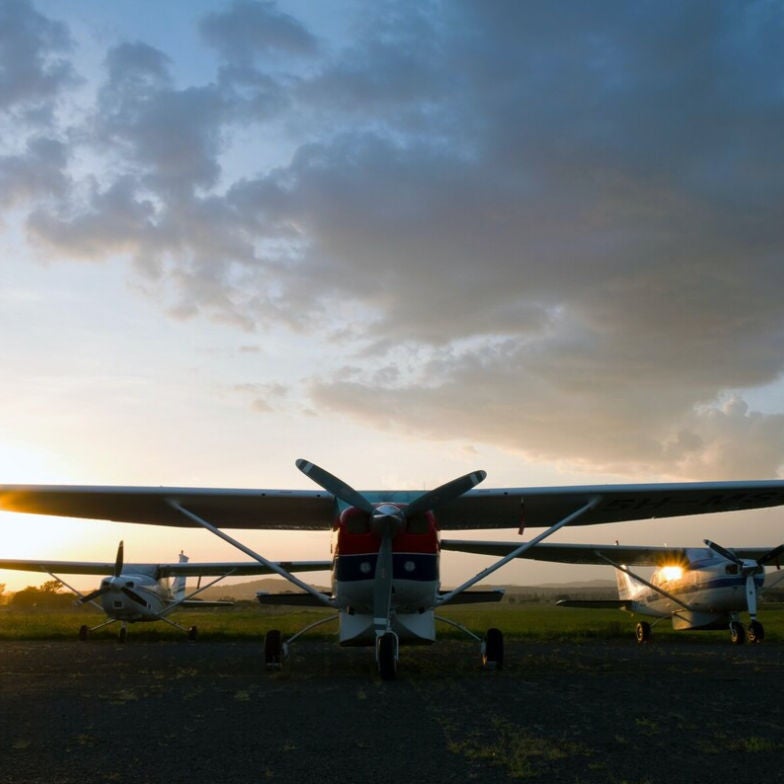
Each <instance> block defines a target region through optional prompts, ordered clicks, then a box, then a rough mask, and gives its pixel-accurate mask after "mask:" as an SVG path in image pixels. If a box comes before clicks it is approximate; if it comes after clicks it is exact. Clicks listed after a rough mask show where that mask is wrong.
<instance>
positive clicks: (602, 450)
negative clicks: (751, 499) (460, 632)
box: [0, 2, 784, 476]
mask: <svg viewBox="0 0 784 784" xmlns="http://www.w3.org/2000/svg"><path fill="white" fill-rule="evenodd" d="M8 7H9V8H12V9H13V10H14V12H16V13H17V14H18V15H20V16H21V15H25V17H26V18H27V19H28V20H32V23H34V24H33V27H34V28H35V29H37V30H39V33H38V34H37V35H29V36H27V37H26V38H23V39H21V40H22V41H23V44H20V45H23V46H24V48H25V52H24V54H23V55H22V56H20V58H19V59H20V62H28V63H32V64H33V65H35V66H36V67H35V68H32V71H33V72H34V73H37V74H38V78H37V80H35V79H33V80H31V81H32V83H37V84H38V88H37V90H38V92H37V93H36V92H35V91H32V92H28V93H27V94H28V95H31V96H35V95H38V96H43V95H45V94H50V95H51V94H58V95H60V94H62V91H63V90H64V89H66V88H67V87H68V84H69V78H72V74H71V73H70V71H69V69H68V68H66V66H65V65H64V64H63V62H62V61H61V60H57V59H56V57H55V56H57V55H58V54H60V53H63V52H67V46H68V43H69V39H68V31H67V30H66V29H65V28H64V27H63V26H62V25H60V24H59V23H54V22H50V21H48V20H46V19H44V18H43V17H40V16H38V15H37V14H35V13H34V12H33V11H32V9H31V7H30V6H29V4H25V3H15V4H11V5H9V6H8ZM348 7H349V6H347V8H348ZM282 8H285V6H283V5H281V6H280V7H279V6H278V5H274V4H271V3H252V2H236V3H234V4H232V5H230V6H227V7H226V8H225V10H218V11H215V12H213V13H210V14H208V15H207V16H205V17H204V19H203V20H202V21H201V23H200V26H199V30H200V32H201V34H202V36H203V37H204V39H205V40H206V41H207V43H208V45H209V46H211V47H212V48H213V49H214V50H215V51H216V52H217V53H218V55H219V57H220V58H221V59H220V63H219V66H218V69H217V71H216V74H215V79H214V80H212V81H210V82H208V83H206V84H201V85H196V84H192V85H187V84H182V83H180V82H178V81H176V80H175V79H174V78H173V76H172V59H171V57H173V55H172V56H171V57H170V56H169V55H168V54H167V53H164V52H162V51H160V50H158V49H155V48H154V47H152V46H150V45H149V44H147V43H144V42H120V43H117V44H115V45H113V46H112V47H111V48H110V49H109V50H108V52H107V57H106V60H105V63H104V71H103V73H102V74H101V75H100V78H98V79H97V81H96V83H95V93H94V103H93V105H92V106H90V107H89V109H88V110H87V111H85V112H84V113H83V116H82V117H81V118H80V119H79V120H73V121H71V122H72V124H71V125H70V126H67V127H56V128H53V129H52V130H53V133H52V138H63V139H68V140H69V141H70V145H71V146H70V147H68V148H67V149H66V148H62V149H59V150H58V149H57V148H56V147H55V146H51V147H49V148H48V149H47V150H43V147H40V146H35V145H32V146H30V145H28V148H27V150H26V152H24V153H21V154H20V153H19V152H18V151H16V152H15V153H14V154H13V155H9V156H8V157H6V158H3V159H2V160H0V178H4V179H3V181H4V182H7V183H8V184H9V191H8V193H9V194H14V195H13V197H10V196H9V197H8V203H10V200H13V203H14V205H16V206H18V204H19V203H20V201H23V200H24V199H28V200H30V202H31V206H30V209H29V219H28V230H29V232H30V234H31V236H32V237H33V238H34V239H36V240H37V241H38V242H41V243H46V244H47V245H48V246H49V247H51V248H55V249H57V250H59V251H60V252H61V253H63V254H68V255H71V256H75V257H82V258H91V259H100V258H101V257H103V256H107V255H110V254H117V253H121V254H125V255H127V256H128V257H129V258H130V259H131V261H132V263H133V268H134V270H135V271H136V273H137V274H138V276H139V277H138V281H139V285H140V286H142V287H145V288H146V289H147V290H149V291H150V292H151V293H152V295H153V296H156V297H158V298H159V299H160V301H161V305H162V307H164V308H166V309H167V310H168V311H169V312H170V313H172V314H173V315H174V316H175V317H179V318H194V317H199V316H206V317H208V318H211V319H214V320H216V321H219V322H221V323H229V324H232V325H235V326H237V327H239V328H242V329H245V330H254V329H255V330H276V329H288V330H293V331H294V332H295V333H296V332H299V333H300V334H307V335H308V336H309V338H310V339H311V340H318V341H320V342H321V343H322V344H323V347H324V356H325V357H327V356H329V357H331V358H332V359H331V361H330V362H329V363H327V362H325V364H324V366H323V367H320V368H319V369H318V371H317V373H315V374H314V378H313V379H312V383H311V393H312V398H313V402H314V403H315V404H317V405H318V406H321V407H323V408H329V409H332V410H339V411H341V412H342V413H345V414H348V415H349V416H351V417H355V418H358V419H362V420H365V421H367V422H371V423H372V424H373V425H374V426H378V427H395V428H404V429H408V430H411V431H413V432H417V433H420V434H425V435H427V436H428V437H432V438H449V439H452V438H457V437H459V438H461V439H468V438H470V439H474V440H475V441H477V442H491V443H494V444H499V445H502V446H504V447H506V448H508V449H511V450H514V451H517V452H520V453H522V454H525V455H527V456H529V457H535V458H539V459H543V460H549V461H556V462H558V461H562V462H564V463H568V464H569V465H572V466H575V465H576V466H584V467H586V468H591V467H593V468H601V469H603V470H612V471H618V472H630V473H645V472H656V473H668V472H670V473H677V474H681V475H695V476H697V475H699V476H708V475H715V474H716V473H721V474H733V473H735V472H737V473H739V474H743V475H747V474H748V473H759V474H772V473H775V472H777V471H779V470H780V466H781V465H782V463H784V446H782V445H783V444H784V441H782V439H781V438H780V434H781V422H780V416H779V415H778V414H775V413H774V414H761V413H755V412H751V411H749V410H748V409H747V408H744V406H745V404H744V403H743V401H742V398H741V397H737V396H736V397H733V395H737V394H740V393H742V391H743V390H745V389H750V388H753V387H757V386H761V385H764V384H767V383H770V382H772V381H775V380H776V379H778V378H780V377H781V374H782V373H783V372H784V304H783V303H782V301H781V297H780V291H781V290H782V287H783V286H784V265H782V264H781V252H780V249H781V247H782V245H783V244H784V243H783V241H784V236H783V235H784V214H782V213H783V212H784V206H782V205H784V192H783V191H784V179H782V178H781V176H780V171H781V166H782V163H783V162H784V138H783V137H782V135H781V133H780V128H781V127H782V120H784V117H783V116H782V114H783V113H784V106H783V105H782V102H781V99H780V84H781V82H782V78H784V73H782V70H784V65H782V61H781V58H780V56H779V48H780V43H779V41H780V36H781V33H782V32H784V30H782V28H783V27H784V15H783V14H782V12H781V10H780V9H778V7H776V6H774V5H771V4H765V3H756V4H746V3H727V4H721V5H720V6H719V5H716V4H714V3H711V2H697V3H693V4H689V6H687V7H680V6H673V7H671V8H662V7H661V5H660V4H642V5H640V4H637V5H634V6H629V5H628V4H625V3H610V4H606V5H603V6H601V7H598V8H594V7H591V8H590V9H589V8H587V7H586V6H584V5H583V4H581V3H573V4H572V3H567V4H565V5H563V6H562V8H561V13H559V14H557V15H555V14H553V13H552V11H551V10H549V9H543V8H538V7H536V6H531V5H529V4H520V3H493V4H481V3H480V4H477V3H461V2H454V3H448V4H445V5H441V4H427V3H425V4H410V5H406V4H404V5H400V4H385V3H380V4H377V5H374V6H373V7H372V8H370V9H367V8H366V9H363V11H362V13H363V14H364V16H357V17H356V18H354V22H353V24H347V26H346V27H347V29H349V28H350V29H351V30H352V32H353V36H350V37H349V36H347V37H346V39H345V41H340V40H338V39H336V40H334V41H329V42H326V41H324V40H322V39H321V38H320V37H319V36H317V35H316V34H315V33H314V32H312V31H311V29H310V27H309V25H308V24H307V23H306V22H305V21H302V20H300V19H297V18H296V17H295V16H293V15H292V14H289V13H287V12H286V11H284V10H281V9H282ZM5 13H6V14H7V15H9V16H10V12H9V11H7V10H6V11H5ZM41 31H48V32H46V33H44V32H41ZM53 57H55V59H52V58H53ZM58 63H59V65H58V66H57V67H55V66H56V65H57V64H58ZM47 64H48V65H47ZM28 70H30V69H28ZM46 75H48V81H47V79H45V78H44V76H46ZM55 77H58V78H55ZM16 78H17V80H19V81H20V82H22V81H23V75H22V74H19V75H17V77H16ZM46 85H49V87H48V88H47V87H46ZM47 89H48V90H49V93H46V90H47ZM19 94H20V95H21V93H19ZM7 100H8V99H7ZM17 100H21V99H17ZM36 100H38V99H36ZM33 103H35V101H34V102H33ZM30 105H32V104H30ZM53 122H54V121H53ZM61 122H64V121H61ZM56 130H59V131H60V133H59V134H56V133H54V131H56ZM249 133H250V137H251V138H253V139H256V140H258V141H256V142H254V144H255V145H256V146H253V148H252V149H249V150H244V151H242V152H243V153H244V154H243V155H242V156H241V158H242V160H243V161H250V162H252V161H254V154H255V153H258V156H259V159H263V161H264V164H261V163H259V164H255V163H251V164H250V165H248V166H247V167H246V168H244V169H242V168H238V167H237V165H236V160H237V156H238V154H239V151H238V149H237V146H236V145H237V140H238V139H239V138H243V139H247V138H249V136H248V134H249ZM40 144H41V143H39V142H36V145H40ZM75 152H79V153H81V155H82V157H83V158H84V157H87V158H88V159H90V160H91V161H95V166H94V167H92V168H91V171H90V174H89V176H84V174H81V176H80V175H79V173H78V172H77V170H76V168H75V167H74V166H72V165H71V164H70V163H69V162H70V161H72V160H75V159H76V157H77V156H75V155H74V153H75ZM36 156H38V157H36ZM230 159H231V160H233V161H234V165H233V166H232V167H230V166H228V161H229V160H230ZM33 172H35V175H34V174H33ZM238 172H239V173H238ZM42 193H45V194H47V195H48V197H49V198H50V201H49V202H48V203H46V204H37V203H35V200H36V198H37V197H38V196H39V195H40V194H42ZM52 198H54V200H55V203H52V201H51V199H52ZM255 399H260V398H258V397H257V398H255ZM728 400H729V401H732V402H730V403H727V402H726V401H728Z"/></svg>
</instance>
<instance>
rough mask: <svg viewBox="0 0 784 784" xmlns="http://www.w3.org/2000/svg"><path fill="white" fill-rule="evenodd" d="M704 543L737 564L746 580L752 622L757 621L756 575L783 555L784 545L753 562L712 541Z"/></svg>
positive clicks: (708, 540)
mask: <svg viewBox="0 0 784 784" xmlns="http://www.w3.org/2000/svg"><path fill="white" fill-rule="evenodd" d="M704 541H705V544H706V545H707V546H708V548H710V549H711V550H713V552H715V553H717V554H718V555H720V556H721V557H722V558H725V559H726V560H728V561H730V562H731V563H734V564H737V566H738V569H739V570H740V573H741V574H742V575H743V576H744V577H745V578H746V606H747V608H748V611H749V615H750V616H751V618H752V620H755V619H756V617H757V583H756V582H755V581H754V575H755V574H759V572H760V570H763V569H764V567H765V564H766V563H770V562H771V561H775V560H776V559H777V558H778V557H779V556H780V555H781V553H782V552H784V544H780V545H779V546H778V547H774V548H773V549H772V550H768V552H767V553H765V554H764V555H763V556H762V557H761V558H758V559H757V560H756V561H753V560H743V559H742V558H738V556H737V555H736V554H735V553H733V552H732V550H728V549H727V548H726V547H722V546H721V545H720V544H717V543H716V542H712V541H711V540H710V539H705V540H704Z"/></svg>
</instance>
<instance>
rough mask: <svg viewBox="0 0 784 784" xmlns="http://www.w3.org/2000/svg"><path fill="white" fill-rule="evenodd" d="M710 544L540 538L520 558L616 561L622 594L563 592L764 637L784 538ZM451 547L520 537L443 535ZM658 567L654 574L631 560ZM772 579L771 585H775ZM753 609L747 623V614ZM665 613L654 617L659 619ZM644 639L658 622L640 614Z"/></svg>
mask: <svg viewBox="0 0 784 784" xmlns="http://www.w3.org/2000/svg"><path fill="white" fill-rule="evenodd" d="M705 545H706V547H640V546H620V545H596V544H540V545H537V546H536V547H532V548H531V549H530V550H527V551H526V552H525V553H523V554H521V555H520V556H518V557H520V558H531V559H535V560H539V561H555V562H559V563H570V564H603V565H605V566H606V565H609V566H612V567H613V568H614V569H615V570H616V572H615V576H616V578H617V585H618V599H617V600H610V599H608V600H595V601H593V600H580V599H562V600H560V601H559V602H558V604H559V605H560V606H562V607H587V608H608V607H617V608H619V609H621V610H625V611H626V612H630V613H635V614H637V615H644V616H651V617H654V618H657V619H658V620H661V619H663V618H669V619H671V621H672V627H673V629H675V630H676V631H684V630H695V631H696V630H706V629H729V631H730V639H731V641H732V642H733V643H734V644H736V645H739V644H741V643H743V642H744V641H745V640H746V639H748V640H749V642H762V640H763V639H764V638H765V629H764V627H763V625H762V624H761V623H760V621H759V620H758V619H757V605H758V594H759V592H760V591H761V590H762V588H763V585H764V582H765V566H766V565H775V566H776V568H777V569H779V568H780V566H779V558H780V556H781V554H782V553H783V552H784V544H782V545H779V546H778V547H774V548H772V549H770V548H766V547H742V548H733V549H732V550H728V549H726V548H724V547H722V546H721V545H718V544H716V543H715V542H711V541H710V540H709V539H706V540H705ZM441 546H442V548H443V549H445V550H460V551H462V552H466V551H467V552H472V553H481V554H483V555H493V556H496V557H497V556H503V555H506V554H508V553H510V552H512V551H513V550H514V549H515V548H517V545H516V544H515V543H514V542H464V541H457V540H450V541H446V540H444V541H442V542H441ZM630 565H632V566H655V567H656V569H655V570H654V572H653V574H652V575H651V577H650V578H649V579H646V578H645V577H642V576H640V575H639V574H635V573H634V572H632V570H631V569H630V568H629V566H630ZM779 581H780V580H776V581H775V582H774V583H773V584H772V585H776V584H777V583H778V582H779ZM772 585H769V586H768V587H769V588H770V587H772ZM742 612H748V614H749V625H748V628H747V629H745V630H744V628H743V624H742V623H741V621H740V613H742ZM658 620H657V621H655V622H654V623H658ZM635 635H636V637H637V641H638V642H641V643H642V642H648V641H650V639H651V624H650V623H648V622H647V621H640V622H639V623H637V626H636V628H635Z"/></svg>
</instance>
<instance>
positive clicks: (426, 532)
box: [0, 460, 784, 680]
mask: <svg viewBox="0 0 784 784" xmlns="http://www.w3.org/2000/svg"><path fill="white" fill-rule="evenodd" d="M296 464H297V467H298V468H299V469H300V470H301V471H302V472H303V473H304V474H305V475H306V476H308V477H309V478H310V479H311V480H312V481H313V482H314V483H315V484H316V485H318V487H319V489H318V490H310V491H308V490H225V489H208V488H173V487H101V486H52V485H0V509H3V510H7V511H13V512H25V513H31V514H40V515H56V516H60V517H77V518H90V519H96V520H109V521H118V522H130V523H142V524H148V525H167V526H187V527H194V526H195V527H201V528H204V529H206V530H207V531H209V532H210V533H212V534H213V535H215V536H217V537H219V538H221V539H222V540H224V541H226V542H228V543H229V544H231V545H233V546H234V547H235V548H237V549H238V550H239V551H240V552H242V553H244V554H245V555H246V556H247V557H249V558H250V559H252V560H251V561H246V562H236V563H228V564H226V563H224V564H220V563H201V564H196V563H188V562H187V561H185V560H184V558H183V559H181V560H180V562H178V563H176V564H137V565H135V566H133V567H131V566H125V565H124V563H123V555H122V547H121V549H120V551H119V552H118V556H117V558H116V559H115V562H114V564H94V563H86V562H63V561H38V562H36V561H26V562H25V561H11V560H4V561H0V568H17V569H18V568H25V569H29V568H31V567H32V568H35V569H36V570H39V571H44V572H47V573H50V574H52V575H53V576H57V575H60V574H65V573H69V572H70V573H74V572H76V573H80V572H81V573H88V574H107V573H108V574H109V575H110V576H109V577H106V578H105V579H104V580H103V582H102V583H101V586H100V587H99V588H98V589H97V590H96V591H94V592H92V593H91V594H88V595H86V596H81V601H82V602H86V601H95V600H97V599H100V600H101V605H102V607H103V609H104V611H105V612H106V613H107V616H108V618H107V621H106V623H110V622H114V621H120V622H121V624H122V628H123V629H124V628H125V624H126V623H128V622H134V621H142V620H164V621H166V622H169V623H173V622H172V621H171V619H169V618H168V616H169V614H170V613H171V612H173V610H175V609H176V608H177V607H182V606H184V605H185V604H186V603H187V602H188V601H190V600H193V599H194V598H195V596H196V595H197V594H198V593H200V592H201V591H203V590H204V589H205V588H206V587H208V586H207V585H205V586H204V587H198V588H197V589H196V590H195V591H193V592H191V593H190V594H187V593H186V591H185V578H186V577H187V576H189V575H192V576H197V575H198V576H215V577H216V578H217V579H216V580H215V581H213V582H216V581H217V580H220V579H223V578H224V577H228V576H230V575H231V576H234V575H245V574H260V573H263V574H277V575H279V576H280V577H283V578H284V579H286V580H287V581H288V582H289V583H291V584H292V585H294V586H295V587H297V588H298V589H300V593H298V594H280V595H275V596H269V595H260V596H259V600H260V601H262V602H264V603H287V604H288V603H292V602H296V603H298V604H302V603H308V604H313V605H315V606H320V607H327V608H331V609H333V610H334V611H335V613H334V615H333V616H330V617H328V618H325V619H324V620H322V621H319V623H324V622H327V621H330V620H333V619H336V620H337V621H338V624H339V626H338V639H339V642H340V644H341V645H344V646H345V645H367V646H371V647H373V648H374V650H375V657H376V663H377V666H378V670H379V673H380V675H381V677H382V679H385V680H389V679H392V678H394V677H395V673H396V671H397V666H398V660H399V647H400V645H401V644H403V643H430V642H433V641H435V639H436V631H435V624H436V621H439V620H440V621H444V622H446V623H450V624H452V625H457V626H460V625H459V624H456V623H455V622H454V621H451V620H447V619H445V618H443V617H440V616H439V615H438V614H437V612H438V610H439V609H440V608H441V607H443V606H445V605H447V604H457V603H461V602H476V601H497V600H499V599H500V598H501V595H502V592H501V591H483V590H471V589H472V588H473V587H474V586H475V585H476V584H477V583H478V582H480V581H481V580H484V579H486V578H487V577H489V576H490V575H491V574H493V573H494V572H496V571H497V570H498V569H500V568H502V567H503V566H505V565H506V564H507V563H509V562H510V561H512V560H513V559H515V558H535V559H536V558H538V559H541V560H551V561H561V562H564V563H600V564H609V565H610V566H613V567H614V568H615V569H616V570H617V572H618V574H619V586H620V589H621V593H620V595H619V599H618V602H616V603H614V605H616V606H620V607H623V608H625V609H628V610H631V611H633V612H637V613H640V614H648V615H654V616H656V617H669V618H671V619H672V622H673V625H674V626H675V628H712V627H715V626H716V625H720V624H726V625H727V626H728V627H729V628H730V630H731V633H732V636H733V639H734V640H735V641H740V639H741V637H742V636H748V637H749V638H750V639H753V640H761V639H762V637H763V635H764V630H763V627H762V626H761V624H760V623H759V621H758V619H757V594H758V592H759V589H760V588H761V586H762V580H763V577H764V567H765V566H766V565H772V564H775V563H777V560H778V558H779V556H780V554H781V553H782V551H783V550H784V546H779V547H775V548H772V549H762V548H744V549H741V550H734V551H733V550H728V549H726V548H723V547H721V546H720V545H717V544H715V543H712V542H708V543H706V544H707V548H704V549H701V548H695V549H693V550H692V549H683V548H629V547H624V548H618V547H613V546H607V545H560V544H559V545H555V544H550V543H547V544H543V542H544V540H545V539H547V538H548V537H550V536H552V535H553V534H554V533H555V532H556V531H559V530H560V529H561V528H563V527H564V526H567V525H593V524H597V523H612V522H622V521H634V520H642V519H650V518H659V517H674V516H679V515H695V514H707V513H714V512H728V511H739V510H747V509H757V508H765V507H773V506H780V505H782V504H784V481H779V480H775V481H755V482H708V483H675V484H647V485H592V486H583V487H555V488H541V487H539V488H536V487H534V488H497V489H487V490H479V489H476V485H478V484H479V483H480V482H482V481H483V480H484V478H485V476H486V474H485V472H484V471H474V472H472V473H470V474H466V475H465V476H462V477H459V478H457V479H454V480H452V481H451V482H447V483H446V484H444V485H441V486H440V487H438V488H436V489H434V490H431V491H429V492H425V493H419V492H415V491H408V490H384V491H362V492H359V491H357V490H354V489H353V488H352V487H351V486H350V485H348V484H346V483H345V482H343V481H342V480H341V479H339V478H338V477H336V476H334V475H332V474H330V473H329V472H327V471H326V470H324V469H323V468H320V467H319V466H317V465H315V464H313V463H311V462H309V461H306V460H298V461H297V463H296ZM500 528H510V529H517V530H518V532H519V533H520V534H522V533H523V531H524V529H526V528H543V529H544V530H543V531H542V532H541V533H539V534H538V535H537V536H535V537H532V538H530V539H528V540H526V541H518V542H506V543H497V542H474V541H462V540H454V539H453V540H445V541H441V540H440V532H441V531H449V530H466V529H477V530H482V529H485V530H487V529H500ZM249 529H284V530H286V529H288V530H292V529H294V530H331V531H332V559H331V561H317V562H312V561H311V562H289V563H278V562H274V561H270V560H268V559H267V558H265V557H264V556H263V555H262V554H261V553H258V552H255V551H254V550H252V549H251V548H250V547H248V546H247V545H245V544H243V543H242V542H241V541H240V540H239V539H238V538H236V537H235V536H234V535H232V534H229V533H228V531H230V530H249ZM442 548H443V549H446V550H461V551H464V552H474V553H483V554H487V555H494V556H496V560H495V561H494V562H493V563H492V564H491V565H490V566H488V567H487V568H485V569H482V570H481V571H480V572H478V573H477V574H475V575H474V576H473V577H471V578H470V579H469V580H466V581H465V582H464V583H462V584H461V585H459V586H457V587H456V588H453V589H450V590H442V589H441V587H440V583H439V557H440V552H441V549H442ZM676 561H677V565H678V566H679V567H680V570H681V571H680V573H677V572H676V571H671V569H672V567H673V566H675V565H676V563H675V562H676ZM629 564H631V565H634V566H636V565H643V564H651V565H656V566H658V567H660V568H659V569H657V571H656V572H655V573H654V576H653V577H652V578H651V579H650V580H646V579H645V578H644V577H642V576H641V575H639V574H637V573H635V572H632V571H631V569H630V568H629ZM76 567H78V568H76ZM325 568H329V569H331V573H332V587H331V591H323V590H321V589H319V588H317V587H315V586H314V585H311V584H310V583H308V582H306V581H304V580H302V579H300V577H298V576H297V574H295V572H301V571H309V570H314V569H318V570H321V569H325ZM170 577H174V584H173V586H168V585H167V584H166V583H165V580H166V579H168V578H170ZM58 579H61V578H58ZM64 584H65V583H64ZM746 610H748V612H749V614H750V616H751V623H750V625H749V629H748V632H746V633H745V634H744V630H743V627H742V626H740V621H739V613H740V612H741V611H746ZM102 625H103V624H102ZM174 625H177V624H174ZM94 628H97V627H94ZM180 628H182V627H180ZM308 628H312V626H311V627H308ZM460 628H461V629H462V630H463V631H464V632H466V633H467V634H468V635H469V636H471V637H473V638H474V639H476V640H477V641H478V642H480V643H481V651H482V659H483V662H484V663H485V665H486V666H488V667H500V666H501V665H502V663H503V635H502V633H501V631H500V630H498V629H489V630H487V632H486V634H485V635H484V637H480V636H479V635H477V634H475V633H474V632H472V631H471V630H469V629H466V628H465V627H462V626H460ZM306 630H307V629H303V630H301V631H300V632H298V633H297V634H295V635H294V636H293V637H292V638H290V639H289V640H287V641H285V642H284V641H283V640H282V639H281V636H280V634H279V633H278V632H276V631H274V630H273V631H271V632H268V633H267V636H266V639H265V659H266V662H267V664H268V665H270V666H275V665H279V664H280V662H281V660H282V659H283V658H284V657H285V655H286V653H287V649H288V645H290V644H291V643H292V642H293V641H294V640H295V639H296V638H297V637H299V635H300V634H301V633H303V632H304V631H306ZM187 631H190V630H187ZM84 633H86V631H85V632H84ZM190 633H191V634H195V632H193V631H191V632H190ZM637 636H638V639H640V640H641V641H644V640H647V639H649V637H650V626H649V625H648V624H647V623H641V624H639V625H638V627H637Z"/></svg>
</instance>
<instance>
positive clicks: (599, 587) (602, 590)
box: [199, 577, 617, 602]
mask: <svg viewBox="0 0 784 784" xmlns="http://www.w3.org/2000/svg"><path fill="white" fill-rule="evenodd" d="M447 587H448V586H447ZM498 587H503V588H504V589H505V590H506V596H505V597H504V598H505V600H507V601H556V600H557V599H559V598H562V597H566V596H568V597H569V598H575V599H615V598H617V594H616V590H615V582H614V581H612V580H589V581H587V582H576V583H563V584H556V583H547V584H545V585H505V586H495V585H493V586H489V585H483V586H482V588H498ZM320 590H325V591H326V590H329V589H328V588H326V587H323V586H320ZM259 591H264V592H266V593H292V592H297V588H296V587H295V586H294V585H292V584H291V583H290V582H288V581H287V580H284V579H282V578H280V577H265V578H263V579H261V580H250V581H248V582H243V583H235V584H232V585H216V586H214V587H212V588H208V589H207V590H206V591H204V592H203V593H201V594H199V598H200V599H205V600H210V601H216V600H219V599H232V600H234V601H237V602H241V601H255V599H256V594H257V593H258V592H259Z"/></svg>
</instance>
